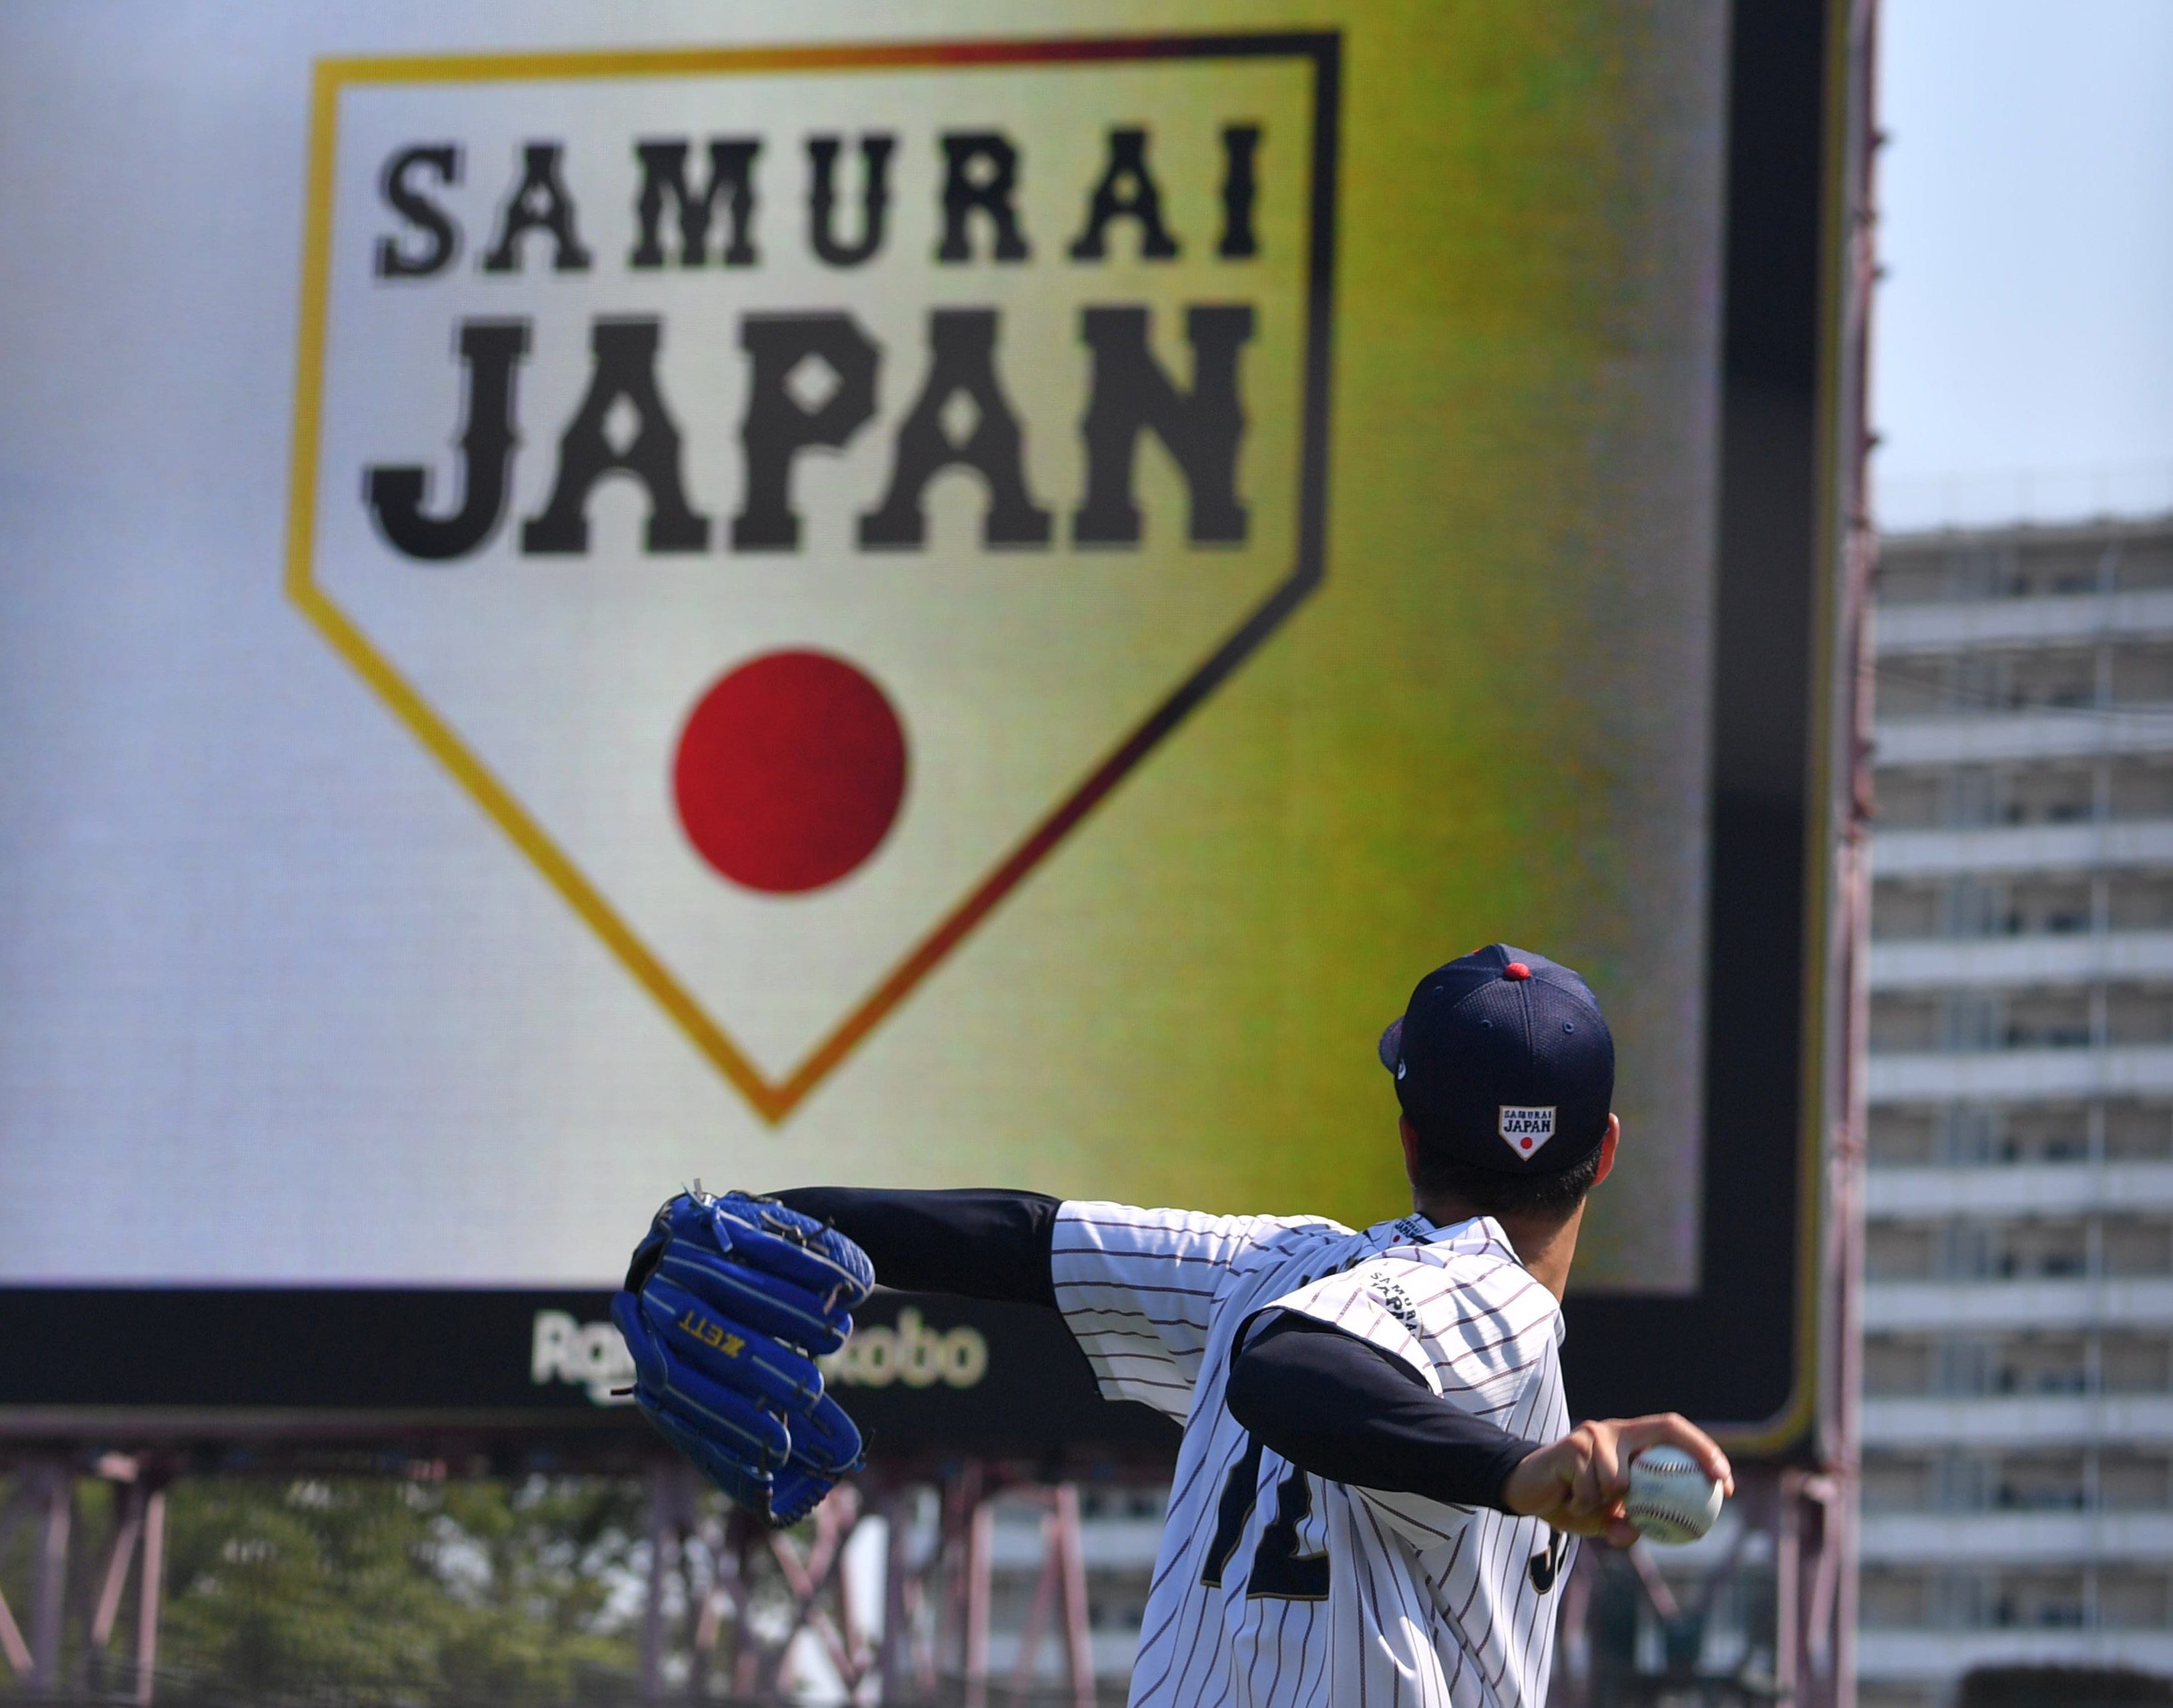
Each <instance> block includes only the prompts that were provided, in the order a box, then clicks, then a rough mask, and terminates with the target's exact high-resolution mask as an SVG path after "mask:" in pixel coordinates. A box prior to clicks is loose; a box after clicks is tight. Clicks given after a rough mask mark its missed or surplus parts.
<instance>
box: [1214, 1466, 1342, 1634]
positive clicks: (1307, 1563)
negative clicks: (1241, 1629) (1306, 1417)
mask: <svg viewBox="0 0 2173 1708" xmlns="http://www.w3.org/2000/svg"><path fill="white" fill-rule="evenodd" d="M1259 1487H1260V1444H1259V1442H1258V1441H1254V1440H1253V1439H1252V1438H1251V1437H1249V1436H1248V1437H1247V1439H1246V1446H1245V1451H1244V1453H1243V1456H1242V1457H1240V1458H1239V1459H1238V1461H1237V1463H1236V1464H1234V1465H1232V1466H1231V1467H1230V1474H1229V1476H1228V1477H1227V1478H1226V1479H1224V1481H1223V1484H1222V1498H1221V1500H1220V1501H1217V1502H1216V1507H1215V1540H1214V1541H1213V1542H1212V1543H1211V1544H1209V1545H1208V1549H1207V1563H1206V1564H1205V1565H1202V1566H1201V1567H1200V1582H1201V1583H1202V1584H1204V1585H1205V1587H1207V1588H1209V1589H1220V1588H1221V1587H1222V1571H1223V1568H1224V1567H1226V1566H1227V1565H1229V1564H1230V1556H1231V1555H1232V1554H1235V1553H1236V1552H1237V1544H1238V1543H1239V1541H1240V1540H1242V1539H1243V1536H1244V1533H1245V1520H1246V1519H1247V1518H1248V1517H1250V1516H1251V1515H1252V1511H1253V1503H1254V1501H1255V1500H1256V1499H1258V1497H1259ZM1312 1516H1313V1479H1312V1478H1310V1477H1308V1476H1307V1475H1306V1474H1305V1473H1304V1472H1303V1471H1301V1470H1299V1469H1298V1468H1297V1467H1296V1466H1292V1467H1291V1473H1290V1474H1289V1475H1288V1476H1286V1477H1285V1478H1284V1479H1282V1481H1281V1483H1279V1484H1276V1486H1275V1517H1274V1518H1273V1519H1272V1520H1270V1522H1269V1524H1268V1528H1266V1529H1264V1530H1263V1531H1262V1532H1261V1533H1260V1540H1259V1545H1258V1546H1256V1547H1255V1548H1254V1549H1253V1569H1252V1571H1251V1572H1250V1574H1249V1575H1248V1576H1247V1577H1246V1579H1245V1594H1246V1596H1247V1597H1248V1598H1250V1599H1259V1598H1262V1597H1266V1598H1270V1599H1271V1600H1275V1601H1326V1600H1327V1599H1328V1556H1327V1555H1326V1554H1300V1553H1299V1552H1298V1551H1297V1527H1298V1526H1299V1525H1301V1524H1302V1523H1304V1522H1305V1521H1306V1520H1307V1519H1308V1518H1309V1517H1312Z"/></svg>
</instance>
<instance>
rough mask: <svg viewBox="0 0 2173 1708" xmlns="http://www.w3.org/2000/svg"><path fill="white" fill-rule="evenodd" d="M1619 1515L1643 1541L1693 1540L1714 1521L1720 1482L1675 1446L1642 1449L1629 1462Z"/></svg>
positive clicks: (1675, 1541)
mask: <svg viewBox="0 0 2173 1708" xmlns="http://www.w3.org/2000/svg"><path fill="white" fill-rule="evenodd" d="M1622 1516H1623V1517H1626V1518H1627V1519H1628V1520H1629V1521H1630V1523H1631V1528H1634V1529H1635V1530H1636V1532H1637V1533H1638V1534H1639V1535H1641V1536H1642V1537H1644V1538H1645V1539H1646V1540H1647V1541H1648V1542H1666V1543H1677V1542H1695V1541H1696V1540H1697V1539H1698V1538H1699V1537H1701V1536H1702V1535H1704V1534H1705V1533H1706V1532H1707V1531H1708V1530H1710V1529H1712V1521H1713V1520H1714V1519H1716V1518H1717V1517H1720V1484H1717V1483H1716V1482H1715V1481H1713V1479H1712V1478H1710V1477H1708V1476H1707V1475H1706V1474H1705V1473H1704V1472H1703V1471H1701V1470H1700V1469H1699V1468H1698V1466H1697V1462H1696V1460H1694V1459H1692V1458H1691V1457H1690V1455H1689V1454H1688V1453H1686V1452H1684V1451H1683V1450H1682V1449H1681V1448H1680V1447H1647V1448H1646V1449H1645V1451H1644V1452H1642V1453H1640V1454H1638V1455H1637V1457H1636V1458H1634V1459H1632V1460H1631V1462H1630V1495H1629V1498H1628V1499H1627V1500H1626V1501H1624V1502H1623V1507H1622Z"/></svg>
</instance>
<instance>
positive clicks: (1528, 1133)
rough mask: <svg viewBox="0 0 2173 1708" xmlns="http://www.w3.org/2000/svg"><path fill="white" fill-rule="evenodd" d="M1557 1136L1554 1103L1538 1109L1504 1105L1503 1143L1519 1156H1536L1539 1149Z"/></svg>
mask: <svg viewBox="0 0 2173 1708" xmlns="http://www.w3.org/2000/svg"><path fill="white" fill-rule="evenodd" d="M1554 1136H1555V1106H1554V1105H1553V1104H1552V1103H1549V1104H1546V1105H1545V1106H1544V1107H1538V1108H1532V1107H1521V1106H1519V1105H1518V1104H1514V1103H1504V1104H1502V1142H1503V1143H1504V1144H1506V1145H1508V1147H1509V1148H1510V1149H1511V1150H1513V1151H1515V1152H1516V1153H1517V1154H1518V1156H1534V1155H1535V1154H1536V1153H1537V1152H1538V1151H1539V1147H1540V1146H1542V1145H1545V1143H1546V1142H1547V1140H1550V1139H1551V1138H1553V1137H1554Z"/></svg>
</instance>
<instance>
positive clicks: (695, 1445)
mask: <svg viewBox="0 0 2173 1708" xmlns="http://www.w3.org/2000/svg"><path fill="white" fill-rule="evenodd" d="M875 1279H876V1278H875V1270H874V1269H873V1267H872V1266H871V1264H870V1263H869V1262H868V1256H867V1253H865V1252H864V1251H862V1250H861V1249H860V1247H858V1246H856V1245H855V1244H854V1243H853V1242H852V1241H850V1240H849V1239H847V1238H846V1237H844V1235H843V1234H841V1233H839V1232H838V1231H836V1230H835V1229H833V1228H827V1227H825V1226H822V1223H820V1222H818V1221H816V1220H813V1219H812V1217H809V1216H804V1215H801V1214H800V1213H799V1212H798V1211H797V1210H787V1209H786V1208H785V1206H784V1205H783V1204H779V1203H776V1202H775V1201H774V1200H773V1199H766V1198H752V1197H750V1196H748V1195H747V1193H743V1192H728V1193H725V1195H724V1196H723V1197H721V1198H712V1197H710V1196H709V1194H707V1193H704V1192H703V1191H702V1190H701V1189H700V1187H699V1184H697V1186H696V1188H695V1190H694V1191H693V1192H692V1193H681V1194H680V1195H679V1196H678V1197H677V1198H675V1199H672V1200H671V1202H670V1203H668V1204H666V1205H665V1206H664V1208H663V1209H661V1210H658V1211H657V1212H656V1220H655V1221H654V1222H652V1223H651V1224H650V1229H649V1236H648V1237H647V1238H645V1239H644V1240H643V1241H642V1242H641V1243H640V1244H639V1246H637V1247H635V1248H634V1262H633V1263H632V1265H631V1266H630V1267H629V1268H628V1270H627V1273H626V1289H625V1290H624V1291H623V1292H621V1293H620V1294H618V1295H617V1296H616V1297H615V1298H613V1299H612V1321H613V1322H615V1323H617V1324H618V1331H619V1333H620V1334H623V1335H624V1336H625V1337H626V1344H627V1347H628V1350H630V1351H631V1352H632V1353H633V1354H634V1402H635V1404H638V1405H639V1406H640V1408H641V1409H642V1413H643V1414H644V1416H646V1417H647V1418H648V1419H649V1420H650V1422H651V1423H653V1424H655V1425H656V1428H657V1431H658V1432H659V1433H660V1434H661V1435H662V1436H663V1437H664V1439H665V1440H666V1441H670V1442H671V1445H672V1446H673V1447H677V1448H678V1450H679V1451H680V1452H682V1453H684V1454H685V1455H686V1456H687V1458H689V1459H690V1460H692V1461H693V1463H694V1465H695V1467H696V1468H697V1469H698V1470H699V1471H700V1472H701V1473H702V1474H703V1475H704V1476H705V1477H707V1478H708V1479H709V1480H710V1481H711V1482H712V1483H714V1484H716V1485H717V1487H719V1488H720V1489H721V1490H724V1491H725V1494H727V1495H730V1496H731V1498H732V1499H733V1500H734V1501H736V1502H738V1504H739V1505H740V1506H742V1507H744V1508H746V1510H747V1511H750V1512H752V1513H753V1514H754V1515H755V1516H756V1517H758V1518H760V1519H761V1520H763V1522H765V1523H767V1524H768V1525H770V1526H772V1527H773V1528H778V1529H782V1528H785V1526H786V1525H788V1524H796V1523H797V1522H799V1521H800V1520H801V1519H802V1518H804V1517H806V1515H807V1514H808V1513H809V1512H811V1511H813V1510H814V1508H815V1506H816V1503H817V1501H821V1500H822V1497H823V1496H824V1495H827V1494H828V1493H829V1492H830V1489H831V1486H832V1484H834V1483H836V1481H837V1480H838V1478H840V1477H842V1476H844V1475H845V1474H848V1473H849V1472H852V1471H855V1470H858V1469H859V1468H860V1431H858V1430H857V1429H855V1427H854V1426H853V1420H851V1419H850V1418H849V1417H847V1416H846V1415H845V1414H844V1410H843V1409H841V1408H840V1407H839V1406H838V1402H837V1401H835V1400H834V1399H832V1398H830V1397H829V1396H828V1394H826V1393H823V1392H822V1371H819V1370H817V1368H816V1367H815V1362H814V1360H816V1359H817V1358H820V1357H821V1356H822V1355H823V1354H824V1353H826V1352H834V1351H836V1350H838V1347H840V1346H842V1345H844V1344H845V1337H846V1336H847V1335H848V1334H851V1333H852V1332H853V1319H852V1317H851V1316H850V1315H849V1314H848V1313H849V1312H850V1311H851V1310H852V1308H853V1307H854V1306H855V1305H857V1304H859V1303H860V1301H861V1300H863V1299H865V1298H866V1297H867V1296H868V1291H869V1290H870V1289H871V1287H873V1286H874V1285H875Z"/></svg>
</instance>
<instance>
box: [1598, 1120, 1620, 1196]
mask: <svg viewBox="0 0 2173 1708" xmlns="http://www.w3.org/2000/svg"><path fill="white" fill-rule="evenodd" d="M1621 1137H1622V1123H1621V1121H1620V1119H1619V1118H1616V1117H1615V1116H1613V1115H1610V1116H1609V1117H1608V1118H1607V1130H1606V1132H1604V1133H1603V1134H1601V1135H1600V1138H1599V1172H1598V1173H1596V1174H1594V1175H1593V1177H1592V1183H1593V1185H1594V1186H1597V1185H1599V1183H1600V1182H1601V1181H1603V1180H1604V1179H1606V1178H1607V1177H1608V1176H1609V1175H1610V1173H1612V1172H1614V1169H1615V1145H1616V1143H1617V1142H1618V1141H1619V1140H1620V1139H1621Z"/></svg>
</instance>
